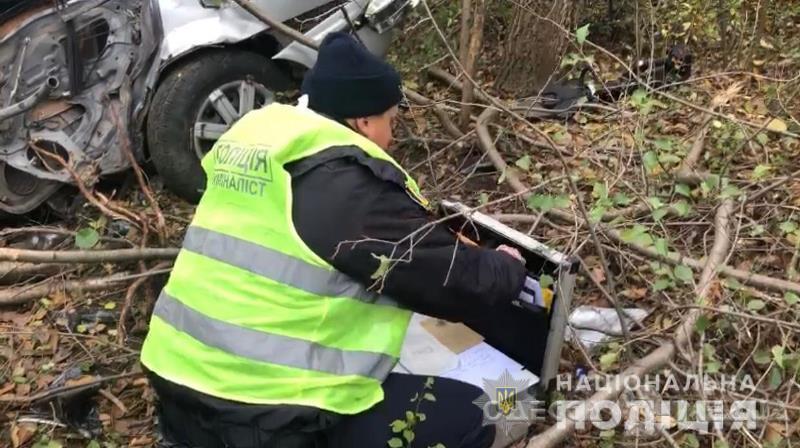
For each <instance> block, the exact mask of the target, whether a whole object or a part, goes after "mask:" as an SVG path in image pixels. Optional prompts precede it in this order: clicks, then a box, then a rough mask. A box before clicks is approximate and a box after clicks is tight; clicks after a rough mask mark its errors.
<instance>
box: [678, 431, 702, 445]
mask: <svg viewBox="0 0 800 448" xmlns="http://www.w3.org/2000/svg"><path fill="white" fill-rule="evenodd" d="M681 446H682V447H686V448H700V441H699V440H697V436H695V435H694V434H692V433H686V434H684V435H683V441H681Z"/></svg>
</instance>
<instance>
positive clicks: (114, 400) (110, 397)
mask: <svg viewBox="0 0 800 448" xmlns="http://www.w3.org/2000/svg"><path fill="white" fill-rule="evenodd" d="M98 392H99V393H100V395H102V396H104V397H106V398H108V400H109V401H110V402H112V403H114V406H116V407H117V409H119V410H120V411H122V414H123V415H125V414H127V413H128V408H126V407H125V404H123V403H122V401H121V400H120V399H119V398H117V397H115V396H114V394H112V393H111V391H109V390H107V389H100V390H99V391H98Z"/></svg>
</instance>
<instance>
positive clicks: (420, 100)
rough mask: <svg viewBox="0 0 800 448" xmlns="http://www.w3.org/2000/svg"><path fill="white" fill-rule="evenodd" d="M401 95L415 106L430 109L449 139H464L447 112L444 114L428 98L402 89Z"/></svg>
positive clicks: (437, 105) (407, 89)
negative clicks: (419, 105) (428, 107)
mask: <svg viewBox="0 0 800 448" xmlns="http://www.w3.org/2000/svg"><path fill="white" fill-rule="evenodd" d="M403 93H404V94H405V96H407V97H408V98H410V99H411V100H412V101H414V102H415V103H417V104H421V105H423V106H430V107H432V108H433V113H434V114H436V118H438V119H439V122H440V123H441V124H442V127H443V128H444V130H445V131H447V133H448V134H450V136H451V137H453V138H455V139H460V138H463V137H464V134H463V133H462V132H461V130H460V129H458V126H456V125H455V123H453V121H452V120H451V119H450V117H449V116H448V115H447V112H445V110H444V109H442V107H441V106H440V105H439V104H437V103H436V102H434V101H433V100H431V99H430V98H426V97H425V96H423V95H421V94H419V93H417V92H415V91H414V90H411V89H409V88H405V89H403Z"/></svg>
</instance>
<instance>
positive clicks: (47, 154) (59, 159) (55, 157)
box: [29, 141, 139, 226]
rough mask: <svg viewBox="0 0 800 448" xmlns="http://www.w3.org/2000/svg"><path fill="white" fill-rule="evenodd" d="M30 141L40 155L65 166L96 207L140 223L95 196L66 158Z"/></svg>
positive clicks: (128, 214) (113, 216)
mask: <svg viewBox="0 0 800 448" xmlns="http://www.w3.org/2000/svg"><path fill="white" fill-rule="evenodd" d="M29 143H30V145H31V148H33V150H34V151H35V152H36V154H38V155H39V156H40V157H41V156H44V157H48V158H51V159H53V160H55V161H56V162H58V163H59V164H61V166H62V167H64V169H65V170H67V172H68V173H69V175H70V176H72V179H73V180H74V181H75V185H76V186H77V187H78V190H80V192H81V194H83V196H84V197H85V198H86V200H87V201H89V202H90V203H91V204H92V205H94V206H95V207H97V208H98V209H99V210H100V211H101V212H103V214H105V215H108V216H110V217H112V218H115V219H122V220H124V221H128V222H130V223H131V224H133V225H136V226H138V225H139V224H138V222H137V221H138V219H137V218H136V216H135V215H133V214H130V213H124V212H118V211H114V210H111V209H110V208H109V207H108V206H106V205H105V204H103V203H102V202H100V201H99V200H98V199H97V197H95V195H94V194H92V193H91V192H90V191H89V190H88V189H87V188H86V185H84V183H83V179H81V177H80V175H78V173H76V172H75V170H74V169H73V168H72V167H71V166H70V165H69V163H67V161H66V160H64V158H63V157H61V156H59V155H58V154H54V153H52V152H50V151H47V150H46V149H44V148H42V147H40V146H39V145H38V144H37V142H35V141H31V142H29Z"/></svg>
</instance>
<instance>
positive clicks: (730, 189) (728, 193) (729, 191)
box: [720, 185, 742, 199]
mask: <svg viewBox="0 0 800 448" xmlns="http://www.w3.org/2000/svg"><path fill="white" fill-rule="evenodd" d="M740 194H742V190H740V189H739V187H737V186H736V185H727V186H726V187H725V188H723V189H722V191H721V192H720V197H721V198H723V199H724V198H733V197H736V196H739V195H740Z"/></svg>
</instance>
